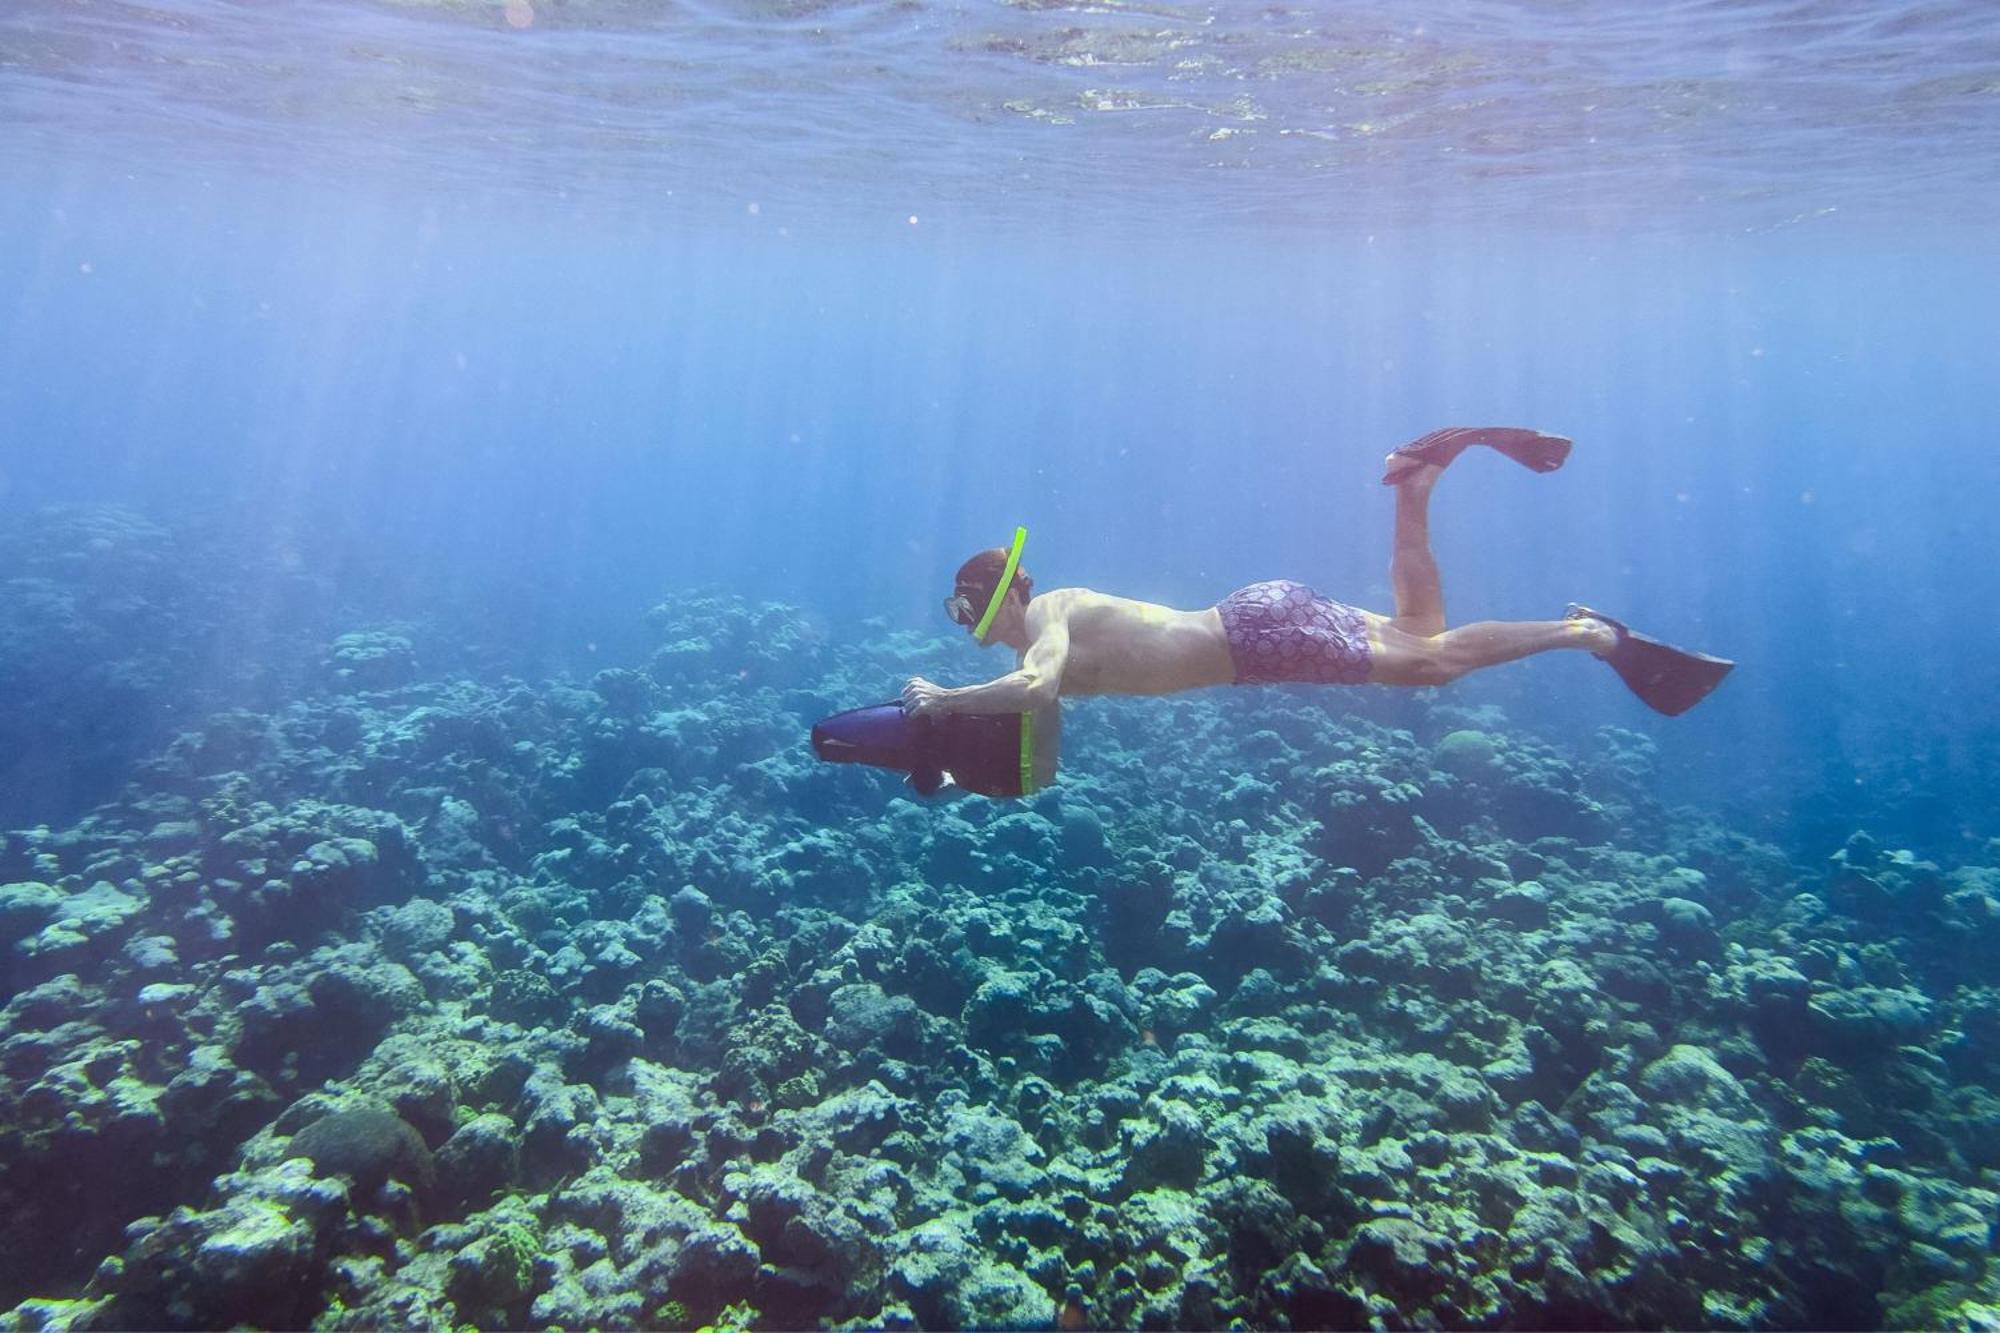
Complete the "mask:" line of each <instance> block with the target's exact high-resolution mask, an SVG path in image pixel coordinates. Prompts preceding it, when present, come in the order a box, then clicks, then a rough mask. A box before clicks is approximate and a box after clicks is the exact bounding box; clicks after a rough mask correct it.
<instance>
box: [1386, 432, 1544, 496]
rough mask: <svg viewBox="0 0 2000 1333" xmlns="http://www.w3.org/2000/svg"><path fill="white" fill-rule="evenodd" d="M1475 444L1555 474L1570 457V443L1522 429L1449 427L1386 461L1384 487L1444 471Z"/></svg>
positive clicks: (1535, 468) (1534, 468)
mask: <svg viewBox="0 0 2000 1333" xmlns="http://www.w3.org/2000/svg"><path fill="white" fill-rule="evenodd" d="M1475 444H1484V445H1488V446H1490V447H1491V448H1494V449H1497V450H1499V451H1500V452H1501V453H1503V454H1505V455H1507V457H1509V458H1511V459H1513V460H1514V461H1515V462H1516V463H1519V464H1520V465H1521V466H1522V467H1525V468H1531V469H1533V470H1534V471H1536V472H1554V471H1555V470H1556V469H1557V468H1559V467H1561V466H1562V465H1563V462H1564V460H1565V459H1567V458H1568V457H1569V450H1570V442H1569V441H1568V440H1567V439H1565V438H1564V437H1563V436H1560V435H1544V434H1542V432H1540V431H1538V430H1528V429H1526V428H1524V427H1520V426H1447V427H1445V428H1444V429H1443V430H1434V431H1432V432H1431V433H1430V434H1428V435H1426V436H1423V437H1422V438H1421V439H1415V440H1411V441H1410V442H1409V443H1408V444H1406V445H1404V446H1403V447H1402V448H1400V449H1398V450H1396V451H1395V452H1394V453H1392V454H1390V455H1389V456H1388V458H1387V459H1385V460H1383V461H1384V469H1383V473H1382V484H1383V485H1384V486H1400V485H1402V484H1403V483H1404V482H1406V481H1409V480H1411V479H1412V478H1414V477H1415V476H1417V475H1418V473H1419V472H1420V471H1421V469H1422V468H1423V467H1424V466H1425V465H1428V466H1430V467H1434V468H1439V469H1442V468H1444V467H1446V466H1448V465H1449V464H1450V463H1451V460H1452V459H1454V458H1457V457H1458V456H1459V455H1460V454H1462V453H1464V452H1465V451H1466V450H1467V449H1469V448H1471V447H1472V446H1473V445H1475Z"/></svg>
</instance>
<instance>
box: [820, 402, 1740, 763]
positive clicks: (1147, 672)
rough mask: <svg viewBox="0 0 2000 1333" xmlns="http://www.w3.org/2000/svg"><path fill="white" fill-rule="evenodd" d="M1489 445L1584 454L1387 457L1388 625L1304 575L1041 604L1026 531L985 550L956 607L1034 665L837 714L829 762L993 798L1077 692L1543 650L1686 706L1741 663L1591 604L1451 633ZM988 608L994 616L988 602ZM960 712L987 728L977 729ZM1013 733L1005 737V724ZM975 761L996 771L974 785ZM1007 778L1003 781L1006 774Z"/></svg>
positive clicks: (1048, 737) (1407, 679) (1312, 676)
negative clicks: (1155, 596)
mask: <svg viewBox="0 0 2000 1333" xmlns="http://www.w3.org/2000/svg"><path fill="white" fill-rule="evenodd" d="M1474 444H1484V445H1487V446H1489V447H1491V448H1493V449H1495V450H1497V451H1498V452H1500V453H1502V454H1505V455H1506V456H1507V457H1509V458H1511V459H1513V460H1514V461H1515V462H1517V463H1520V464H1522V465H1523V466H1525V467H1529V468H1532V469H1534V470H1535V471H1537V472H1553V471H1555V470H1556V469H1557V468H1559V467H1561V466H1562V465H1563V462H1564V460H1565V459H1567V458H1568V457H1569V451H1570V442H1569V441H1568V440H1566V439H1564V438H1562V437H1561V436H1557V435H1544V434H1542V433H1540V432H1538V431H1532V430H1522V429H1518V428H1513V427H1463V426H1461V427H1453V428H1449V429H1446V430H1440V431H1434V432H1432V433H1431V434H1429V435H1426V436H1424V437H1423V438H1422V439H1419V440H1414V441H1412V442H1411V443H1409V444H1406V445H1404V446H1402V447H1401V448H1400V449H1397V450H1396V451H1395V452H1394V453H1392V454H1390V455H1389V457H1388V459H1387V471H1386V473H1385V475H1384V476H1383V478H1382V481H1383V484H1384V485H1388V486H1394V487H1395V488H1396V532H1395V544H1394V548H1393V550H1392V552H1391V554H1390V559H1389V578H1390V582H1391V584H1392V586H1393V589H1394V594H1395V601H1396V611H1395V614H1394V615H1392V616H1383V615H1378V614H1376V613H1375V612H1373V611H1364V610H1362V609H1360V608H1359V607H1353V606H1348V605H1345V604H1344V603H1341V602H1336V601H1333V600H1332V599H1330V598H1327V597H1324V596H1322V595H1321V594H1319V593H1317V592H1315V591H1314V590H1313V589H1311V588H1309V587H1307V586H1306V585H1304V584H1302V583H1295V582H1292V581H1291V580H1288V579H1279V580H1274V581H1271V582H1266V583H1253V584H1251V585H1250V586H1248V587H1246V588H1239V589H1238V590H1237V591H1235V592H1233V593H1231V594H1229V596H1227V597H1225V598H1223V599H1222V601H1221V602H1220V603H1218V604H1217V605H1215V606H1211V607H1208V608H1206V609H1204V610H1200V611H1177V610H1174V609H1172V608H1170V607H1165V606H1156V605H1153V604H1152V603H1149V602H1139V601H1133V600H1131V599H1129V598H1124V597H1114V596H1110V595H1108V594H1105V593H1100V592H1093V591H1092V590H1090V589H1088V588H1056V589H1053V590H1051V591H1049V592H1046V593H1043V594H1042V595H1040V596H1039V597H1038V596H1035V595H1034V580H1033V579H1031V578H1030V577H1029V576H1028V573H1027V571H1026V570H1024V569H1021V568H1019V565H1020V557H1021V545H1022V542H1023V541H1024V540H1025V538H1026V535H1027V534H1026V531H1025V530H1024V529H1017V530H1016V531H1015V535H1014V544H1013V546H1012V548H1011V549H1010V548H1005V547H995V548H993V549H991V550H987V551H981V552H980V553H979V554H977V555H975V556H973V557H972V558H971V559H970V560H967V561H966V562H965V564H964V565H962V566H960V568H959V571H958V578H957V583H956V586H955V587H954V589H953V593H952V596H951V597H950V598H949V599H948V600H947V601H946V603H945V609H946V611H947V613H948V614H950V616H951V617H952V619H953V620H955V621H957V622H958V623H959V624H961V625H964V626H965V627H967V629H968V630H970V631H971V632H972V634H973V637H974V639H975V640H976V641H977V642H979V643H980V644H981V645H985V644H988V643H1004V644H1006V645H1007V646H1008V647H1010V648H1012V649H1013V650H1014V651H1015V652H1016V653H1018V654H1019V655H1020V658H1019V665H1018V666H1017V667H1016V668H1015V669H1014V670H1013V671H1010V672H1008V673H1007V674H1006V675H1004V676H1000V677H998V678H997V679H994V680H990V681H988V682H986V683H985V684H983V685H967V686H962V687H959V688H956V689H952V688H947V687H946V686H943V685H938V684H936V683H934V682H932V681H928V680H925V679H923V678H922V677H921V676H919V677H916V678H914V679H912V680H911V681H910V682H909V683H908V684H907V685H905V686H904V687H903V693H902V699H901V703H900V706H898V705H895V704H886V705H878V706H877V707H876V708H874V709H858V710H855V711H854V712H853V713H846V714H841V715H839V716H838V717H835V718H829V719H827V720H826V721H824V722H822V723H821V724H820V726H818V727H815V728H814V731H813V741H814V748H815V750H817V751H818V753H819V754H820V756H821V757H822V758H826V759H833V760H842V761H851V762H860V763H871V764H877V765H881V766H885V767H891V768H899V769H903V770H906V771H909V772H910V773H911V774H912V781H913V783H915V784H916V785H917V786H918V788H919V790H923V789H924V788H925V787H926V786H928V787H930V789H932V790H935V786H936V784H937V780H938V777H939V776H940V775H941V776H942V778H943V779H945V780H951V779H953V778H957V779H958V780H959V782H960V785H962V786H966V787H968V788H969V789H971V790H974V791H984V792H985V793H986V794H988V795H1010V796H1011V795H1024V794H1027V793H1028V792H1030V791H1033V790H1034V789H1035V788H1036V787H1038V786H1041V785H1043V784H1044V783H1046V782H1047V781H1048V780H1050V779H1052V778H1053V776H1054V770H1055V758H1056V751H1057V748H1058V744H1059V741H1060V726H1061V714H1060V712H1059V710H1058V708H1057V703H1056V701H1057V699H1058V697H1059V696H1063V695H1090V694H1171V693H1174V692H1177V691H1180V690H1190V689H1198V688H1200V687H1202V686H1207V685H1228V684H1236V685H1262V684H1277V683H1310V684H1320V685H1402V686H1424V685H1446V684H1449V683H1450V682H1452V681H1455V680H1458V679H1459V678H1460V677H1462V676H1465V675H1468V674H1470V673H1471V672H1474V671H1481V670H1484V669H1485V668H1487V667H1491V666H1498V665H1499V664H1500V663H1502V662H1512V661H1516V660H1518V659H1520V658H1523V657H1530V656H1533V655H1535V654H1537V653H1546V652H1554V651H1557V650H1559V649H1573V650H1580V651H1584V652H1589V653H1592V654H1594V655H1595V656H1597V657H1599V658H1601V659H1603V660H1604V661H1606V662H1608V663H1609V664H1610V665H1611V667H1612V668H1613V669H1614V670H1615V671H1617V672H1618V674H1619V676H1620V677H1621V678H1622V679H1623V680H1624V681H1625V683H1626V684H1627V685H1628V686H1629V687H1630V688H1631V689H1632V691H1633V693H1635V694H1637V695H1638V696H1639V698H1640V699H1642V700H1644V701H1645V702H1646V703H1647V704H1648V705H1649V706H1650V707H1652V708H1654V709H1656V710H1657V711H1659V712H1662V713H1665V714H1668V715H1669V716H1673V715H1677V714H1680V713H1684V712H1686V711H1687V710H1688V709H1690V708H1692V707H1694V705H1695V704H1697V703H1699V702H1700V701H1701V700H1702V699H1703V698H1704V697H1705V696H1706V695H1707V694H1708V693H1709V691H1711V690H1713V689H1714V688H1715V687H1716V686H1717V685H1718V684H1720V683H1721V681H1722V678H1723V677H1724V676H1725V675H1727V674H1728V673H1729V671H1730V668H1731V667H1732V666H1733V665H1734V663H1732V662H1729V661H1726V660H1724V659H1722V658H1718V657H1709V656H1707V655H1705V654H1701V653H1691V652H1686V651H1683V650H1681V649H1678V648H1672V647H1669V646H1668V645H1666V644H1663V643H1660V642H1658V641H1657V640H1654V639H1649V638H1647V637H1646V636H1645V635H1642V634H1639V633H1636V632H1635V631H1633V630H1631V629H1629V628H1628V627H1627V626H1625V625H1624V624H1622V623H1621V622H1619V621H1617V620H1614V619H1612V618H1611V617H1610V616H1607V615H1605V614H1603V613H1602V612H1599V611H1593V610H1591V609H1589V608H1587V607H1581V606H1572V607H1570V608H1569V612H1568V614H1567V615H1565V616H1564V618H1563V619H1561V620H1535V621H1480V622H1477V623H1474V624H1470V625H1461V626H1460V627H1458V628H1457V629H1447V628H1446V627H1445V618H1444V594H1443V591H1442V589H1441V587H1440V585H1439V582H1438V570H1437V562H1436V560H1435V559H1434V558H1433V556H1432V555H1431V548H1430V526H1429V525H1430V497H1431V488H1432V487H1433V486H1435V485H1436V484H1437V480H1438V478H1439V477H1440V476H1442V475H1443V474H1444V469H1445V468H1446V467H1447V466H1449V465H1450V463H1451V462H1452V460H1453V459H1455V458H1457V457H1458V455H1459V454H1461V453H1463V452H1464V451H1465V450H1466V449H1467V448H1469V447H1470V446H1472V445H1474ZM982 607H983V608H984V614H983V615H982V614H981V608H982ZM960 718H967V719H972V718H977V719H981V721H980V722H979V723H977V726H978V727H980V728H982V729H981V730H978V731H973V730H970V729H969V728H971V727H972V726H973V725H974V724H972V723H970V722H959V721H957V719H960ZM996 728H1003V729H1004V731H1003V730H1000V729H996ZM961 768H968V769H977V770H979V771H980V772H981V773H982V777H980V778H977V779H975V780H974V781H970V782H968V781H965V780H964V778H963V776H962V775H961V774H959V770H960V769H961ZM991 774H998V775H999V776H998V778H994V777H992V776H991Z"/></svg>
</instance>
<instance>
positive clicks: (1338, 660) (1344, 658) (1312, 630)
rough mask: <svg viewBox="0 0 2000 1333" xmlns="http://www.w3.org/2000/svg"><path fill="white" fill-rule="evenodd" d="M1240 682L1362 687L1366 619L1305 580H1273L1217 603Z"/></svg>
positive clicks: (1364, 680) (1366, 652)
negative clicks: (1309, 585)
mask: <svg viewBox="0 0 2000 1333" xmlns="http://www.w3.org/2000/svg"><path fill="white" fill-rule="evenodd" d="M1215 609H1216V610H1217V611H1218V612H1220V613H1221V615H1222V633H1223V637H1224V638H1225V639H1227V640H1228V642H1229V661H1230V664H1231V665H1232V666H1234V667H1235V668H1236V683H1237V684H1238V685H1279V684H1309V685H1365V684H1367V683H1368V669H1369V664H1370V658H1371V656H1372V654H1371V652H1370V649H1369V647H1368V621H1367V619H1366V617H1364V616H1363V615H1362V613H1361V612H1360V611H1358V610H1356V609H1355V608H1354V607H1351V606H1348V605H1346V604H1345V603H1343V602H1336V601H1333V600H1332V599H1331V598H1327V597H1322V596H1320V595H1319V594H1318V593H1316V592H1314V591H1313V590H1312V589H1311V588H1308V587H1307V586H1306V585H1305V584H1303V583H1295V582H1293V581H1292V580H1291V579H1273V580H1270V581H1269V582H1266V583H1253V584H1251V585H1250V586H1249V587H1247V588H1238V589H1237V590H1236V591H1235V592H1232V593H1230V594H1229V596H1227V597H1225V598H1223V599H1222V600H1221V601H1220V602H1218V603H1216V607H1215Z"/></svg>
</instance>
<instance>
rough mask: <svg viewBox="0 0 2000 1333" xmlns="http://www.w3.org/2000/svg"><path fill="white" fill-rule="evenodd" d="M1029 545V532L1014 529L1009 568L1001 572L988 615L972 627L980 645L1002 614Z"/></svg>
mask: <svg viewBox="0 0 2000 1333" xmlns="http://www.w3.org/2000/svg"><path fill="white" fill-rule="evenodd" d="M1027 544H1028V530H1027V529H1026V528H1023V527H1018V526H1017V527H1016V528H1015V529H1014V544H1013V545H1012V546H1011V547H1009V548H1008V550H1007V567H1006V568H1005V569H1003V570H1001V571H1000V581H999V582H998V583H996V584H994V585H993V596H992V597H991V598H990V599H989V600H988V601H987V603H986V614H985V615H983V616H981V617H979V623H978V624H977V625H975V626H973V627H972V637H973V638H974V639H975V640H976V641H978V642H979V643H982V644H983V643H985V642H986V633H987V631H988V630H990V629H992V628H993V618H994V617H995V616H997V615H999V614H1000V603H1002V602H1004V601H1005V600H1007V590H1008V589H1009V588H1011V587H1013V586H1014V571H1015V570H1016V569H1019V568H1020V566H1021V548H1022V547H1023V546H1026V545H1027Z"/></svg>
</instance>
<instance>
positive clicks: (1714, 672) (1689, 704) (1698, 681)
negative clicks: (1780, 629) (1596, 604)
mask: <svg viewBox="0 0 2000 1333" xmlns="http://www.w3.org/2000/svg"><path fill="white" fill-rule="evenodd" d="M1586 618H1587V619H1590V620H1601V621H1603V622H1604V623H1605V624H1607V625H1609V626H1611V628H1612V629H1614V630H1616V631H1617V632H1618V646H1617V647H1615V648H1613V649H1612V650H1611V651H1610V652H1608V653H1599V654H1597V655H1598V656H1599V657H1602V658H1603V659H1604V660H1605V661H1607V662H1609V663H1610V664H1611V669H1612V670H1613V671H1616V672H1617V673H1618V677H1619V679H1621V680H1623V681H1624V682H1625V684H1626V686H1627V687H1628V688H1629V689H1630V690H1631V691H1632V693H1634V694H1636V695H1638V696H1639V698H1640V699H1641V700H1642V701H1643V702H1644V703H1645V705H1646V706H1647V707H1648V708H1651V709H1652V710H1654V711H1655V712H1659V713H1665V714H1666V715H1667V716H1668V717H1679V716H1680V715H1681V714H1682V713H1685V712H1687V710H1688V709H1690V708H1693V707H1694V706H1695V705H1696V704H1698V703H1700V702H1701V701H1702V700H1703V699H1706V698H1707V697H1708V694H1709V691H1710V690H1713V689H1714V688H1715V687H1716V686H1718V685H1720V684H1721V683H1722V678H1723V677H1724V676H1726V675H1728V674H1729V673H1730V672H1731V671H1733V670H1735V669H1736V663H1734V662H1732V661H1730V660H1729V659H1728V658H1726V657H1710V656H1709V655H1708V654H1707V653H1691V652H1689V651H1687V649H1685V648H1676V647H1674V646H1673V645H1671V644H1665V643H1661V642H1660V641H1659V640H1658V639H1651V638H1648V637H1646V636H1645V635H1644V634H1641V633H1639V632H1638V631H1637V630H1635V629H1631V628H1629V627H1627V626H1626V625H1625V624H1623V623H1622V622H1620V621H1617V620H1613V619H1612V618H1611V617H1610V616H1607V615H1605V614H1604V613H1603V612H1602V611H1593V610H1591V609H1590V608H1589V607H1587V606H1576V605H1572V606H1571V607H1570V608H1569V610H1568V611H1567V612H1566V613H1565V614H1564V616H1563V619H1565V620H1583V619H1586Z"/></svg>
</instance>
